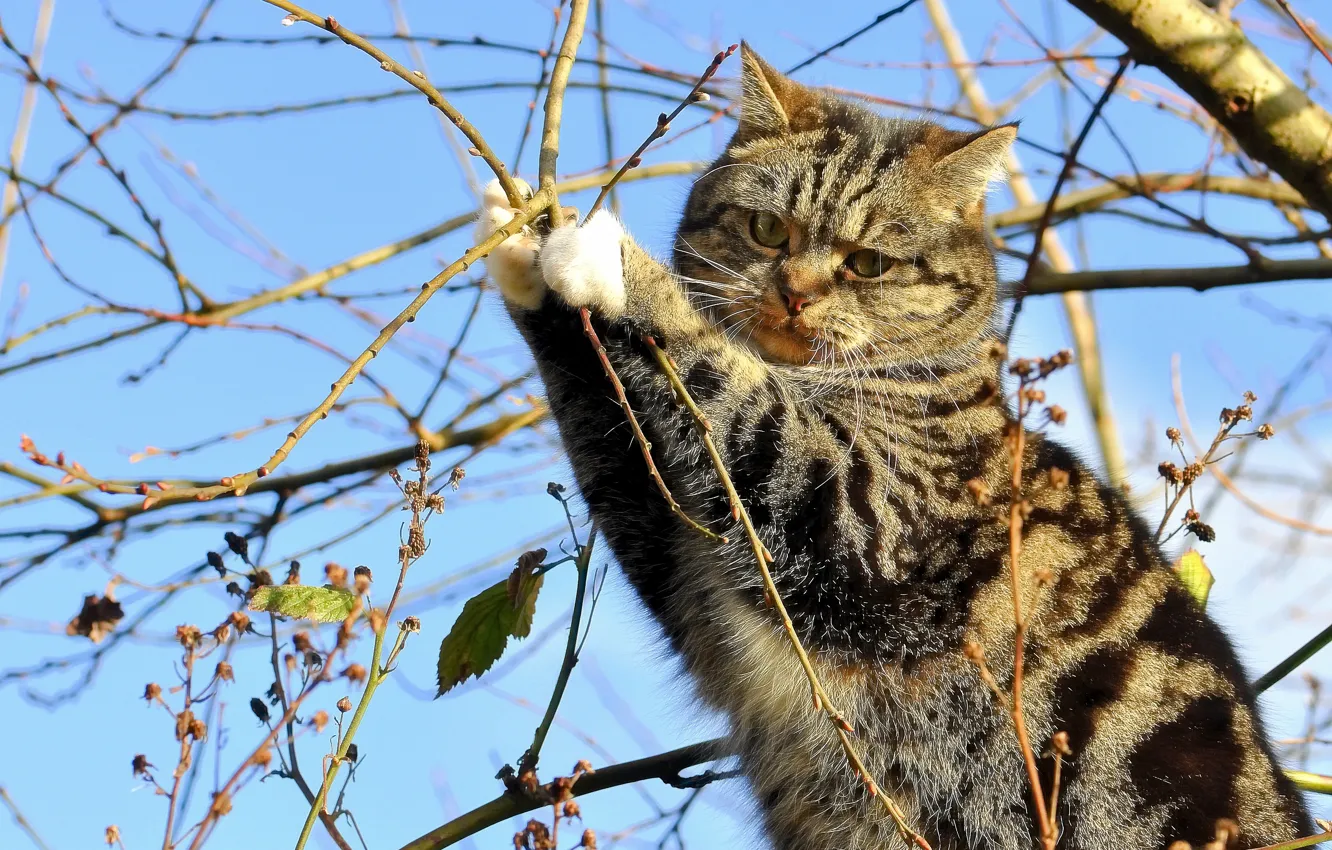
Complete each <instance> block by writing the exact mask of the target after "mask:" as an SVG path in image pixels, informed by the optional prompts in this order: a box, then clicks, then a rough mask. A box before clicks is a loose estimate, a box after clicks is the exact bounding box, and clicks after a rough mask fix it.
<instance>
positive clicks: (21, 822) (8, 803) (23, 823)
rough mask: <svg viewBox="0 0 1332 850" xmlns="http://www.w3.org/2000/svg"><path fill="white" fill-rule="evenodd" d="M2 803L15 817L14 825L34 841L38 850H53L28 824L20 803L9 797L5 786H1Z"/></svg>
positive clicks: (0, 799) (0, 796)
mask: <svg viewBox="0 0 1332 850" xmlns="http://www.w3.org/2000/svg"><path fill="white" fill-rule="evenodd" d="M0 803H4V804H5V808H7V809H9V813H10V814H11V815H13V817H14V823H15V824H16V825H17V826H18V828H19V829H20V830H22V831H23V832H24V833H25V834H26V835H27V836H28V838H29V839H31V840H32V843H33V844H34V845H36V847H37V850H51V847H50V845H48V844H47V843H46V842H45V841H43V840H42V837H41V836H40V835H38V834H37V830H36V829H34V828H33V825H32V824H31V823H29V822H28V819H27V818H26V817H24V816H23V812H22V811H21V810H20V809H19V807H18V803H15V802H14V798H12V797H10V796H9V789H7V788H5V786H3V785H0Z"/></svg>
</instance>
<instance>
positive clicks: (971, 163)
mask: <svg viewBox="0 0 1332 850" xmlns="http://www.w3.org/2000/svg"><path fill="white" fill-rule="evenodd" d="M1017 132H1018V128H1017V124H1016V123H1013V124H1002V125H1000V126H998V127H991V128H989V129H985V130H980V131H978V132H975V133H969V134H966V135H964V136H961V139H960V141H961V144H960V145H958V146H956V147H955V148H953V149H952V150H951V151H950V152H949V153H946V154H944V155H943V156H941V157H939V159H937V160H936V161H935V163H934V175H935V178H936V180H937V181H938V185H940V186H942V187H944V188H945V191H946V192H947V193H948V194H949V195H950V196H951V197H952V198H953V200H955V201H956V203H957V205H958V206H959V207H961V208H963V209H969V208H971V207H974V206H976V205H978V204H979V203H980V202H981V201H983V200H984V199H985V190H986V189H987V188H988V187H989V185H990V183H992V182H996V181H1000V182H1002V181H1003V180H1005V179H1007V177H1008V152H1009V150H1010V149H1011V148H1012V147H1013V141H1014V140H1015V139H1016V138H1017ZM959 135H961V134H959Z"/></svg>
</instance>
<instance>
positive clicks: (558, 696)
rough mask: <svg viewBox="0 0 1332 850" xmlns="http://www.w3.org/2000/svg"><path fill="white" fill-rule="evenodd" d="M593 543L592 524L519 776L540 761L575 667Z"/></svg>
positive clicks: (594, 531) (578, 560)
mask: <svg viewBox="0 0 1332 850" xmlns="http://www.w3.org/2000/svg"><path fill="white" fill-rule="evenodd" d="M561 501H563V500H561ZM596 542H597V527H596V526H595V525H594V526H592V530H591V531H590V532H588V535H587V542H586V543H584V544H583V545H582V546H580V547H579V549H578V557H577V558H576V559H575V560H574V566H575V568H577V570H578V585H577V587H576V589H575V590H574V602H573V613H571V614H570V615H569V639H568V641H567V642H566V644H565V647H564V660H563V661H561V662H560V672H559V675H557V676H556V677H555V687H554V688H553V689H552V690H551V693H550V702H549V703H547V705H546V713H545V714H544V715H542V717H541V723H540V724H538V725H537V728H536V733H535V734H534V735H533V737H532V745H531V746H529V747H528V748H527V752H525V753H523V757H522V758H521V759H519V760H518V775H519V776H522V775H523V774H524V773H527V772H528V771H534V770H536V768H537V763H538V762H539V761H540V760H541V747H542V746H543V745H544V744H545V743H546V735H547V734H549V733H550V725H551V724H552V723H554V722H555V712H556V711H558V710H559V707H560V701H561V700H562V699H563V698H564V689H565V687H566V686H567V685H568V684H569V676H570V674H572V673H573V669H574V667H575V666H577V664H578V634H579V631H580V630H581V628H582V624H583V600H584V599H585V598H586V596H587V574H588V564H589V563H590V562H591V560H592V548H593V547H594V546H595V545H596Z"/></svg>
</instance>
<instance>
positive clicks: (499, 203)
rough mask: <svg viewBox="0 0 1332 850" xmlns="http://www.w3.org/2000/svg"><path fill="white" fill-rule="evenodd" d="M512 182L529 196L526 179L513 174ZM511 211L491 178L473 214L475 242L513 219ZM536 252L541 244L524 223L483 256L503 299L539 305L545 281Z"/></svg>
mask: <svg viewBox="0 0 1332 850" xmlns="http://www.w3.org/2000/svg"><path fill="white" fill-rule="evenodd" d="M513 182H514V183H516V184H517V185H518V189H519V191H520V192H522V195H523V198H524V200H525V199H527V198H530V197H532V187H531V186H529V185H528V184H527V183H526V182H524V181H523V180H521V179H519V178H516V177H515V178H514V181H513ZM514 213H515V210H514V209H513V207H511V206H509V199H508V197H507V196H506V195H505V194H504V189H503V188H502V187H501V186H500V183H499V181H498V180H491V181H490V183H489V184H487V186H486V191H485V193H484V194H483V195H482V197H481V211H480V212H479V213H478V214H477V218H476V228H475V230H474V231H473V238H474V239H475V240H476V243H477V244H480V243H481V241H482V240H484V239H486V238H488V237H489V236H490V235H491V234H492V233H494V232H495V231H496V230H499V229H500V228H501V227H503V226H504V225H506V224H508V223H509V222H511V221H513V216H514ZM540 253H541V245H540V243H539V242H538V241H537V238H536V235H535V234H533V233H532V230H531V228H530V227H524V228H523V229H522V230H520V231H519V232H518V233H516V234H514V235H513V236H510V237H509V238H508V239H506V240H504V241H503V242H501V243H500V245H499V247H498V248H496V249H495V250H493V251H491V252H490V255H489V256H487V257H486V260H485V262H486V273H487V274H488V275H489V276H490V279H491V280H492V281H494V283H495V285H496V286H497V287H499V291H500V294H501V295H503V296H504V300H505V301H508V302H510V303H512V304H516V305H518V306H519V307H523V308H525V309H527V310H535V309H536V308H538V307H540V306H541V299H542V297H543V296H544V295H545V294H546V285H545V283H544V282H543V281H542V279H541V269H540V267H539V265H538V263H537V257H538V256H539V255H540Z"/></svg>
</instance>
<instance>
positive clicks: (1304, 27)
mask: <svg viewBox="0 0 1332 850" xmlns="http://www.w3.org/2000/svg"><path fill="white" fill-rule="evenodd" d="M1274 2H1275V3H1276V4H1277V5H1278V6H1280V7H1281V8H1282V9H1283V10H1284V11H1285V13H1286V14H1287V15H1290V19H1291V21H1293V22H1294V24H1295V26H1297V27H1299V28H1300V32H1302V33H1304V37H1305V38H1307V39H1309V44H1311V45H1313V48H1314V49H1315V50H1317V51H1318V52H1319V53H1321V54H1323V58H1324V59H1326V60H1327V61H1328V63H1329V64H1332V53H1328V52H1327V48H1326V47H1324V46H1323V40H1322V39H1321V38H1319V37H1318V36H1317V35H1315V34H1314V31H1313V30H1311V29H1309V25H1308V24H1306V23H1305V22H1304V19H1303V18H1301V17H1300V16H1299V15H1297V14H1295V10H1294V9H1292V8H1290V3H1289V2H1287V0H1274Z"/></svg>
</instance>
